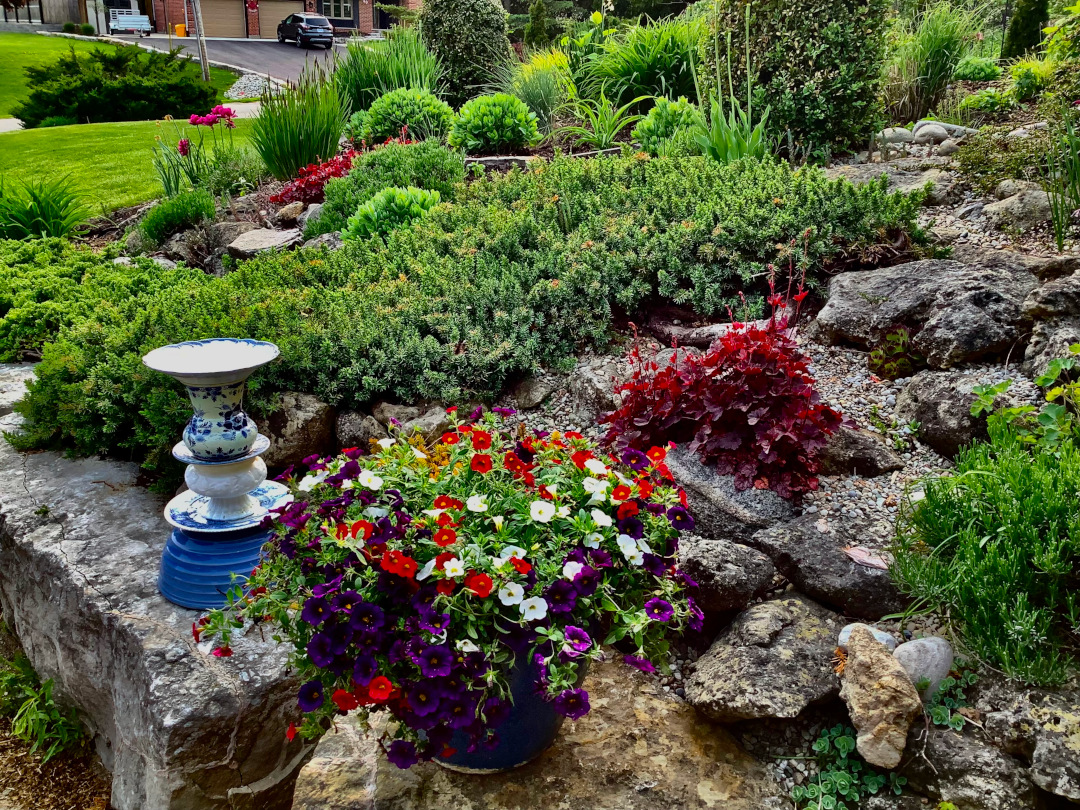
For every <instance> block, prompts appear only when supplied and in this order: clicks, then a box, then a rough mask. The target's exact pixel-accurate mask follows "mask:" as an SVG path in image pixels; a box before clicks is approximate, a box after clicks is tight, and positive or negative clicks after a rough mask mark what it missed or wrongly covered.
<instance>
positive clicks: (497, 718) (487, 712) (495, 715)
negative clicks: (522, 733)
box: [484, 697, 510, 728]
mask: <svg viewBox="0 0 1080 810" xmlns="http://www.w3.org/2000/svg"><path fill="white" fill-rule="evenodd" d="M509 718H510V701H508V700H501V699H499V698H497V697H490V698H488V699H487V700H485V701H484V721H485V724H486V725H487V727H488V728H496V727H497V726H501V725H502V724H503V723H505V722H506V721H507V720H508V719H509Z"/></svg>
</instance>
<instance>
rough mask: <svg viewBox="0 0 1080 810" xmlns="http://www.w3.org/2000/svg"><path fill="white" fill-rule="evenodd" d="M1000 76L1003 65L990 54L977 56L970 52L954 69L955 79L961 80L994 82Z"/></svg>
mask: <svg viewBox="0 0 1080 810" xmlns="http://www.w3.org/2000/svg"><path fill="white" fill-rule="evenodd" d="M999 78H1001V66H1000V65H999V64H998V63H997V60H996V59H994V58H993V57H990V56H975V55H973V54H970V53H969V54H968V55H967V56H965V57H964V58H963V59H961V60H960V61H959V62H958V63H957V65H956V70H954V71H953V79H955V80H956V81H960V82H992V81H994V80H996V79H999Z"/></svg>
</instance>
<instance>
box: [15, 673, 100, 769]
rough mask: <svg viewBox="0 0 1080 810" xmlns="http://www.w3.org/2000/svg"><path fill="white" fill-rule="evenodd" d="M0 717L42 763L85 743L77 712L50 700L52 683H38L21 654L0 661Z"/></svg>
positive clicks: (48, 681) (51, 698)
mask: <svg viewBox="0 0 1080 810" xmlns="http://www.w3.org/2000/svg"><path fill="white" fill-rule="evenodd" d="M0 714H2V715H6V716H8V717H11V718H12V720H11V730H12V732H13V733H14V735H15V736H16V737H18V738H19V739H20V740H23V741H24V742H28V743H30V744H31V745H30V753H36V752H41V759H42V761H43V762H48V761H49V760H50V759H52V758H53V757H55V756H56V755H57V754H59V753H62V752H63V751H66V750H68V749H70V748H73V747H76V746H79V745H82V744H84V743H85V741H86V737H85V734H84V732H83V727H82V723H81V722H80V721H79V715H78V712H76V711H75V710H74V709H68V710H63V709H61V708H60V707H59V706H57V705H56V702H55V700H54V699H53V682H52V680H51V679H50V680H47V681H45V682H44V683H41V682H39V680H38V677H37V674H36V673H35V672H34V670H33V668H32V667H31V666H30V661H29V660H28V659H27V658H26V656H25V655H23V654H21V653H20V654H19V655H17V656H16V657H15V659H14V660H13V661H6V660H4V659H2V658H0Z"/></svg>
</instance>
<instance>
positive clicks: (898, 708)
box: [840, 627, 922, 770]
mask: <svg viewBox="0 0 1080 810" xmlns="http://www.w3.org/2000/svg"><path fill="white" fill-rule="evenodd" d="M840 681H841V686H840V698H841V700H843V701H844V702H845V703H846V704H847V707H848V714H849V715H850V717H851V724H852V725H853V726H855V731H856V732H857V736H856V738H855V746H856V748H857V749H858V751H859V753H860V754H862V756H863V759H865V760H866V761H867V762H869V763H870V764H871V765H877V766H878V767H879V768H887V769H889V770H892V769H893V768H895V767H897V766H898V765H899V764H900V759H901V757H902V756H903V755H904V747H905V745H906V744H907V734H908V729H910V728H911V721H912V720H914V719H915V717H916V716H918V715H920V714H922V701H920V700H919V695H918V693H917V692H916V691H915V687H914V686H912V685H911V681H910V680H908V677H907V674H906V673H905V672H904V669H903V667H901V666H900V664H899V663H898V662H897V660H896V659H895V658H893V657H892V656H891V655H890V654H889V649H888V648H887V647H886V646H885V645H883V644H882V643H881V642H879V641H878V640H877V639H876V638H874V634H873V633H872V632H871V631H870V628H868V627H856V628H855V629H854V630H853V631H852V632H851V637H850V638H849V639H848V645H847V661H846V663H845V664H844V671H843V673H842V675H841V677H840Z"/></svg>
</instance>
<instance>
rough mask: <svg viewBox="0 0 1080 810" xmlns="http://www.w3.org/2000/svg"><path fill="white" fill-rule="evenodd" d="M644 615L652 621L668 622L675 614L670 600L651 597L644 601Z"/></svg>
mask: <svg viewBox="0 0 1080 810" xmlns="http://www.w3.org/2000/svg"><path fill="white" fill-rule="evenodd" d="M645 615H646V616H648V617H649V618H650V619H652V620H653V621H654V622H670V621H671V620H672V618H673V617H674V616H675V610H674V609H673V608H672V607H671V603H670V602H668V601H666V600H664V599H656V598H653V599H650V600H649V601H648V602H646V603H645Z"/></svg>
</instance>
